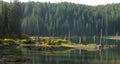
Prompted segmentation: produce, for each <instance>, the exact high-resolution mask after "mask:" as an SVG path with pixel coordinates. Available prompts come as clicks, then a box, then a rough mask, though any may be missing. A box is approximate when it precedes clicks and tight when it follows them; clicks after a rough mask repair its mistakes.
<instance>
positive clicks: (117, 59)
mask: <svg viewBox="0 0 120 64" xmlns="http://www.w3.org/2000/svg"><path fill="white" fill-rule="evenodd" d="M74 41H76V40H74ZM87 41H88V40H87ZM89 41H90V42H93V41H91V40H89ZM98 41H99V40H98ZM102 42H103V43H104V44H116V45H118V46H117V47H114V48H110V49H106V50H76V49H69V50H62V51H39V50H34V49H28V48H21V51H22V54H23V55H24V56H26V57H29V58H30V60H29V61H27V62H20V63H19V64H120V46H119V43H120V41H116V40H103V41H102ZM84 43H85V42H84ZM14 64H18V63H16V62H15V63H14Z"/></svg>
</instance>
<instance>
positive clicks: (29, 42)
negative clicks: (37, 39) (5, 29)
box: [20, 39, 33, 44]
mask: <svg viewBox="0 0 120 64" xmlns="http://www.w3.org/2000/svg"><path fill="white" fill-rule="evenodd" d="M20 43H21V44H31V43H33V42H32V41H31V40H29V39H22V40H20Z"/></svg>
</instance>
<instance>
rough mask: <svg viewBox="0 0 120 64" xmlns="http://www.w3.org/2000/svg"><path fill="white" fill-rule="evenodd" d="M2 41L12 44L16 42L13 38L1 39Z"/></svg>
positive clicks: (5, 43)
mask: <svg viewBox="0 0 120 64" xmlns="http://www.w3.org/2000/svg"><path fill="white" fill-rule="evenodd" d="M2 42H3V45H12V44H16V42H15V40H13V39H7V38H5V39H3V41H2Z"/></svg>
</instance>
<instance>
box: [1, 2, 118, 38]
mask: <svg viewBox="0 0 120 64" xmlns="http://www.w3.org/2000/svg"><path fill="white" fill-rule="evenodd" d="M19 4H20V7H21V17H20V18H19V17H17V18H16V16H14V15H13V12H10V14H11V15H13V16H12V18H9V17H8V18H9V19H10V20H11V21H13V24H15V21H14V19H16V21H17V19H18V18H19V19H20V20H21V22H20V23H19V22H18V24H20V25H21V27H19V29H20V28H21V30H22V33H27V34H29V35H39V36H64V35H68V34H69V33H70V34H71V35H73V36H84V35H86V36H93V35H100V32H101V30H102V33H103V35H115V34H116V33H119V32H120V25H119V23H120V22H119V20H120V13H119V11H120V4H107V5H99V6H88V5H82V4H74V3H68V2H62V3H41V2H27V3H23V2H21V3H19ZM7 5H10V3H7ZM10 8H11V7H10ZM16 9H17V8H16ZM12 11H13V9H12ZM16 12H18V11H16ZM16 12H14V13H16ZM18 15H19V14H18ZM12 19H13V20H12ZM10 23H11V22H10ZM16 23H17V22H16ZM0 24H1V23H0ZM11 24H12V23H11ZM0 26H1V25H0ZM14 26H16V28H15V29H18V28H17V26H19V25H17V24H15V25H14ZM11 28H12V27H11ZM15 29H14V30H15ZM0 31H1V30H0ZM16 31H19V30H16ZM19 32H20V31H19Z"/></svg>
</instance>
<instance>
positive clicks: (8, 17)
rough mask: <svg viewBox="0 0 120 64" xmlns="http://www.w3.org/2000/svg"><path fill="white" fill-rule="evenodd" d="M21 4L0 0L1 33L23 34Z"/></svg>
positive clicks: (7, 34) (6, 34)
mask: <svg viewBox="0 0 120 64" xmlns="http://www.w3.org/2000/svg"><path fill="white" fill-rule="evenodd" d="M21 16H22V14H21V6H20V4H19V2H17V1H15V2H12V3H6V2H2V1H0V34H3V35H4V36H5V37H6V36H7V37H8V36H10V34H12V33H15V34H21Z"/></svg>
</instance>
